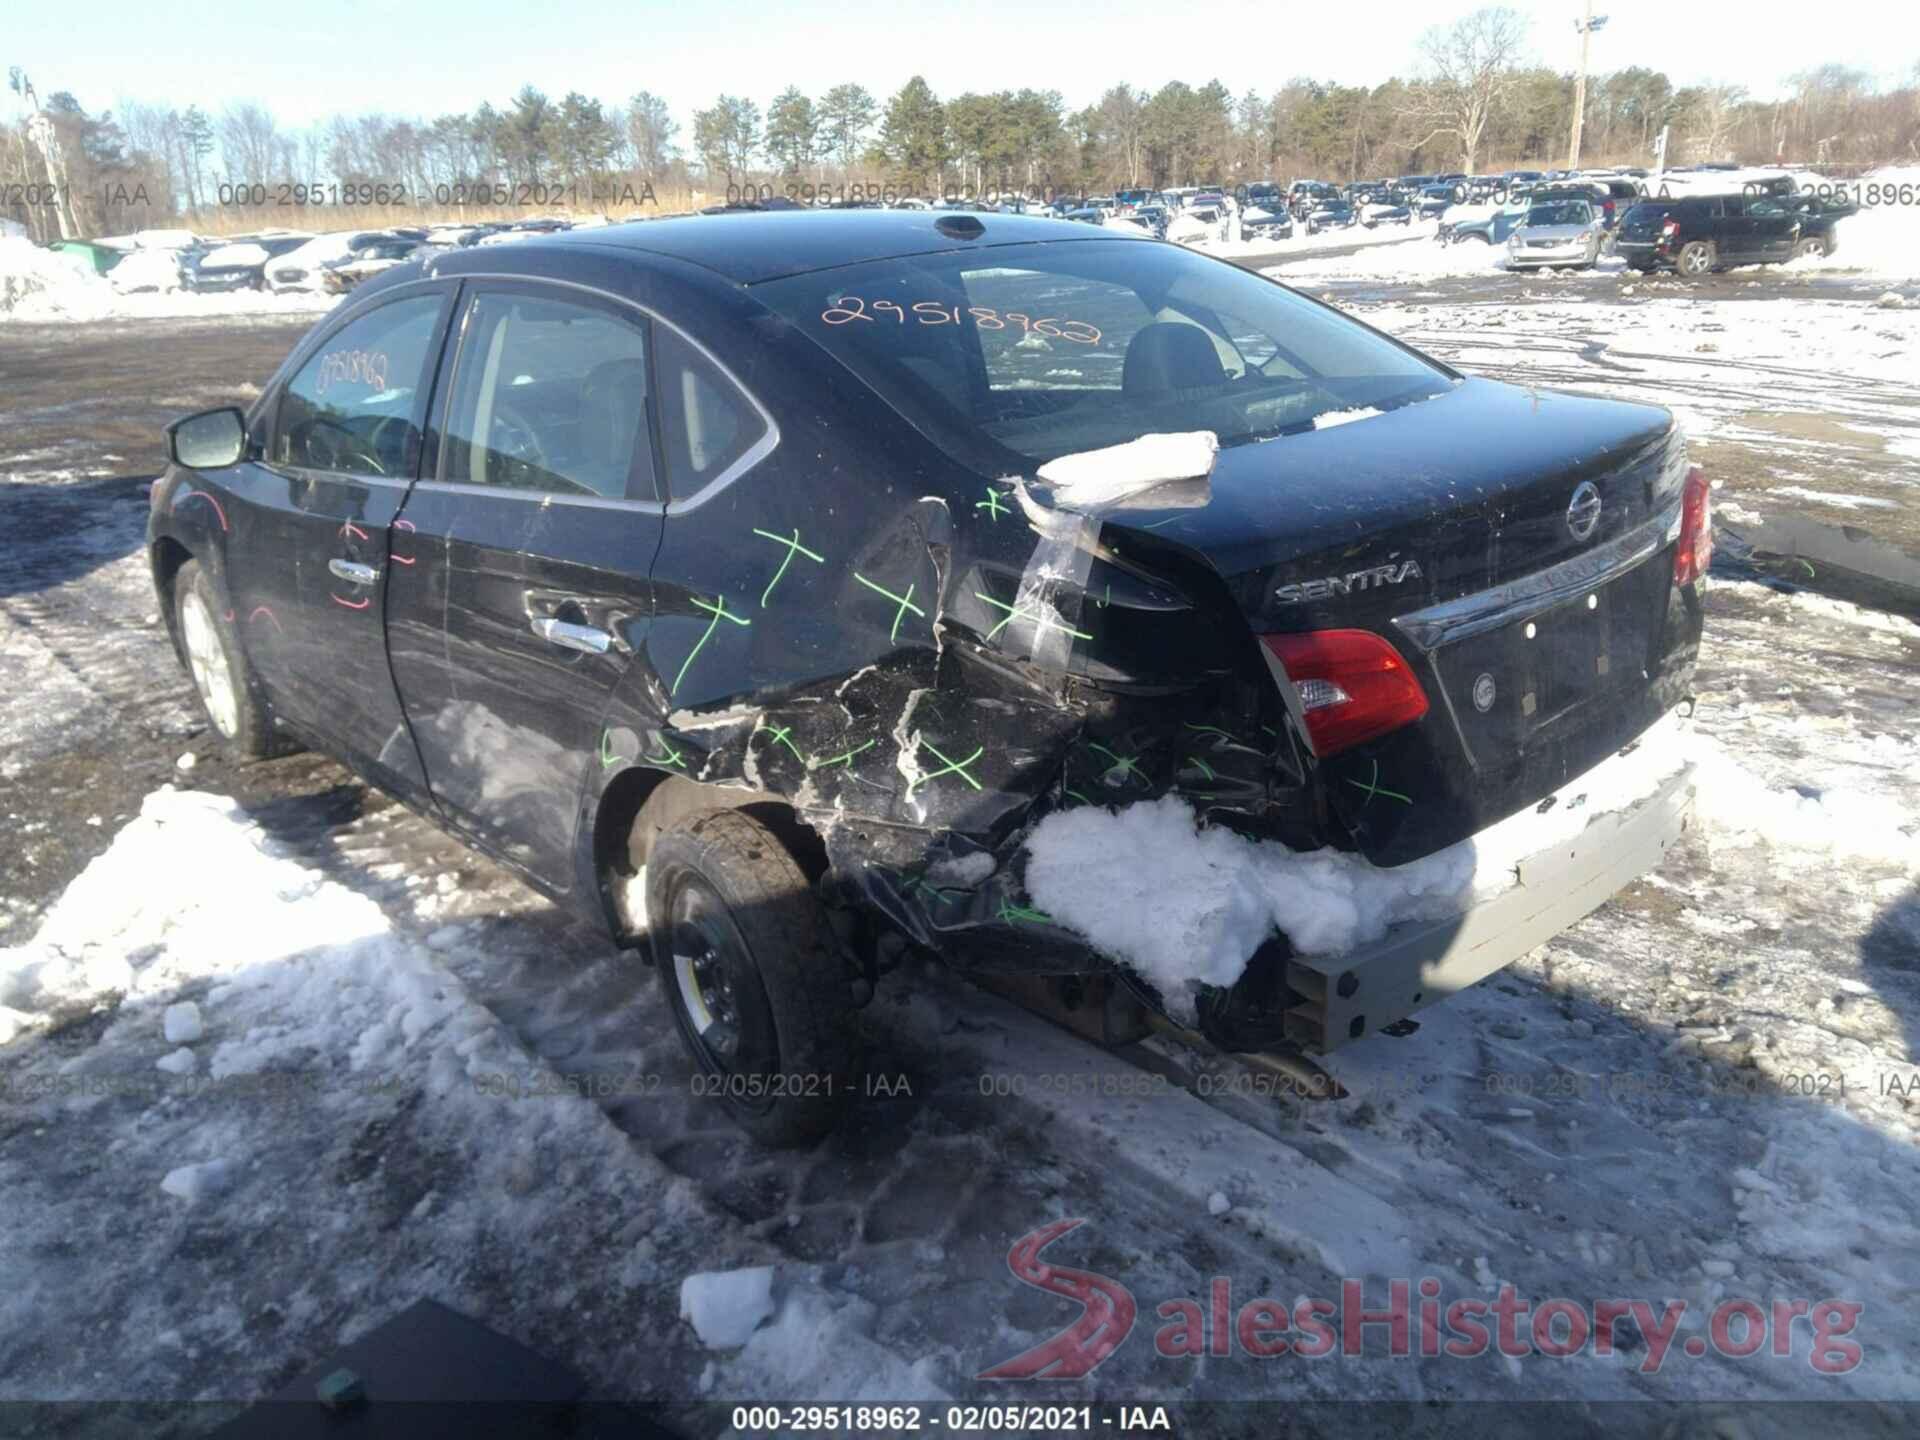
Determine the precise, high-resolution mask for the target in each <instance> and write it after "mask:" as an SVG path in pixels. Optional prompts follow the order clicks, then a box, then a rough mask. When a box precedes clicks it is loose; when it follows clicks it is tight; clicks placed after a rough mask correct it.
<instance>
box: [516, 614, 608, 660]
mask: <svg viewBox="0 0 1920 1440" xmlns="http://www.w3.org/2000/svg"><path fill="white" fill-rule="evenodd" d="M533 633H534V634H536V635H538V636H539V637H540V638H541V639H542V640H551V641H552V642H553V643H554V644H555V645H560V646H563V647H565V648H566V649H568V650H584V651H586V652H587V654H589V655H604V654H606V653H607V647H608V646H609V645H611V644H613V636H611V635H609V634H608V633H607V632H606V631H604V630H601V629H599V628H597V627H595V626H592V625H575V624H574V623H573V622H572V621H570V620H555V619H554V618H553V617H552V616H549V615H536V616H534V618H533Z"/></svg>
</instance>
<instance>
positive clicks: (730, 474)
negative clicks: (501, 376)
mask: <svg viewBox="0 0 1920 1440" xmlns="http://www.w3.org/2000/svg"><path fill="white" fill-rule="evenodd" d="M460 280H461V281H462V282H463V283H462V284H461V286H460V289H461V292H462V293H461V296H460V300H459V312H458V313H459V315H460V325H459V326H458V327H450V332H449V334H448V336H447V343H449V344H452V345H454V346H455V350H454V359H453V363H452V364H451V365H443V367H442V372H443V373H444V374H445V375H446V377H447V383H446V386H445V389H446V392H447V394H446V398H445V399H444V400H442V399H440V398H439V397H438V395H437V393H436V398H435V412H436V413H437V414H438V415H439V417H440V419H441V420H442V421H443V422H444V420H445V417H446V407H447V406H448V405H450V404H451V403H452V394H453V386H454V384H455V383H456V382H457V381H458V379H459V368H460V361H461V348H462V346H461V342H462V341H464V339H465V328H466V316H467V315H468V313H469V305H468V294H469V292H473V291H477V290H478V289H479V288H480V287H481V286H482V285H485V284H487V283H489V282H497V283H502V284H504V285H505V286H507V287H508V288H511V287H513V286H528V287H532V288H534V289H536V290H570V291H576V292H578V293H581V294H586V295H592V296H596V297H598V298H599V299H600V300H602V301H605V302H608V303H611V304H613V305H618V306H622V307H624V308H625V309H628V310H631V311H633V312H634V313H635V314H637V315H640V316H643V317H644V318H645V322H646V325H647V363H648V383H647V420H648V424H649V431H650V435H651V438H652V442H653V455H652V462H653V466H654V475H655V487H656V488H657V489H659V490H660V491H662V492H663V493H665V494H667V495H668V497H669V498H667V499H666V500H608V499H603V498H600V497H598V496H589V495H556V494H551V493H549V492H546V491H540V490H523V491H514V490H508V489H506V488H504V487H501V486H497V485H468V484H465V483H462V482H460V481H456V480H446V479H443V478H441V477H442V476H443V475H444V474H445V473H446V459H445V456H446V446H445V445H444V444H441V443H439V433H440V432H439V430H438V429H436V431H435V437H434V438H435V450H436V452H437V453H436V455H435V466H434V476H433V478H432V479H428V478H426V476H425V475H424V474H423V475H422V477H421V479H420V480H419V481H418V483H419V484H420V485H421V486H423V487H431V488H433V489H435V490H443V491H447V492H449V493H452V494H472V495H496V496H514V495H517V496H518V497H519V498H521V499H526V500H533V501H542V502H550V503H552V504H555V505H581V506H586V507H588V508H597V509H615V510H644V511H648V512H651V513H653V514H656V515H684V514H686V513H687V512H688V511H689V510H694V509H697V508H699V507H700V506H702V505H704V504H706V503H707V501H709V500H711V499H712V498H713V497H714V496H715V495H717V494H719V493H720V491H722V490H724V489H725V488H726V487H727V486H729V485H731V484H732V483H733V482H734V481H736V480H738V479H739V478H740V477H741V476H742V475H745V474H746V473H747V472H748V471H749V470H752V469H753V468H754V467H755V466H756V465H758V464H759V463H760V462H761V461H762V460H764V459H766V458H767V456H769V455H771V454H772V453H773V452H774V450H775V449H776V448H778V446H779V444H780V424H779V422H778V421H777V420H775V419H774V418H773V412H772V411H771V410H769V409H767V407H766V406H765V405H764V404H763V403H761V400H760V397H759V396H758V395H756V394H754V393H753V391H752V389H751V388H749V387H748V386H747V385H746V384H745V383H743V382H742V381H741V379H740V377H739V376H738V375H736V374H734V372H733V370H732V368H731V367H730V366H728V365H727V364H726V362H724V361H723V360H721V359H720V357H719V356H717V355H715V354H714V353H713V351H711V350H710V349H708V348H707V347H706V346H705V345H703V344H702V343H701V342H700V341H699V339H697V338H696V337H695V336H693V335H690V334H688V333H687V332H686V331H685V330H683V329H681V327H680V326H678V325H676V324H674V323H673V322H672V321H671V320H668V319H666V318H665V317H663V316H662V315H661V314H660V313H659V312H658V311H656V310H654V309H652V308H651V307H649V306H646V305H643V304H641V303H640V302H639V301H637V300H634V299H631V298H629V297H628V296H625V295H617V294H615V293H614V292H613V291H611V290H602V289H601V288H600V287H598V286H596V285H583V284H581V283H580V282H579V281H577V280H556V279H553V278H551V277H548V276H544V275H514V274H510V273H507V272H504V271H467V272H464V273H463V274H462V275H461V276H460ZM654 326H663V327H665V328H666V329H668V330H671V331H672V332H673V333H674V334H675V335H676V336H677V337H678V338H679V339H680V340H682V341H684V342H685V343H686V344H687V345H688V346H690V347H691V348H692V349H694V350H696V351H698V352H699V353H700V355H702V356H703V357H705V359H706V361H707V363H708V364H710V365H712V366H713V368H714V369H715V370H717V371H719V372H720V374H721V375H722V376H724V377H725V378H726V380H727V383H728V384H730V385H732V386H733V388H734V389H735V390H737V391H738V392H739V393H740V394H741V395H742V396H744V397H745V398H746V401H747V403H748V404H750V405H751V406H753V408H754V412H755V413H756V414H758V415H759V417H760V419H761V421H762V423H763V424H764V425H765V426H766V429H765V431H764V432H763V433H762V434H761V436H760V438H759V439H758V440H756V441H755V442H754V443H753V444H752V445H750V446H748V447H747V449H746V450H745V451H744V452H743V453H742V454H741V455H740V457H739V458H738V459H737V460H735V461H734V462H733V463H732V464H731V465H729V466H727V467H726V468H725V469H724V470H722V471H721V472H720V473H719V474H718V475H716V476H714V477H713V479H711V480H709V481H707V483H706V484H704V485H702V486H701V487H700V488H699V489H698V490H696V491H694V492H693V493H692V494H691V495H687V496H684V497H676V496H674V495H673V494H672V486H671V484H670V483H669V481H668V479H667V471H666V466H665V458H666V457H665V455H664V453H663V450H662V436H661V430H660V423H659V421H660V414H659V384H658V379H657V376H658V371H657V369H656V368H655V366H654V363H653V356H654V353H655V348H656V347H655V345H654V338H655V337H654V330H653V327H654ZM453 328H457V329H458V331H459V332H460V333H458V334H455V333H451V330H452V329H453Z"/></svg>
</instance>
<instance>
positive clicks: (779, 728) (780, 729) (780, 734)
mask: <svg viewBox="0 0 1920 1440" xmlns="http://www.w3.org/2000/svg"><path fill="white" fill-rule="evenodd" d="M753 733H754V734H756V735H760V734H767V735H771V736H773V743H774V744H776V745H784V746H786V747H787V749H788V750H790V751H792V753H793V758H794V759H796V760H798V761H799V762H800V763H801V764H802V765H804V764H806V763H807V757H806V756H804V755H802V754H801V753H800V752H799V750H798V749H796V748H795V746H794V743H793V738H792V737H793V727H792V726H791V725H762V726H761V727H760V728H759V729H758V730H755V731H754V732H753Z"/></svg>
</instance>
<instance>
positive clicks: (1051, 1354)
mask: <svg viewBox="0 0 1920 1440" xmlns="http://www.w3.org/2000/svg"><path fill="white" fill-rule="evenodd" d="M1085 1223H1086V1222H1085V1221H1084V1220H1078V1219H1076V1220H1055V1221H1054V1222H1053V1223H1052V1224H1050V1225H1042V1226H1041V1227H1040V1228H1039V1229H1038V1230H1035V1231H1034V1232H1033V1233H1032V1234H1029V1235H1023V1236H1021V1237H1020V1238H1019V1239H1018V1240H1016V1241H1015V1242H1014V1244H1013V1249H1011V1250H1009V1251H1008V1252H1007V1268H1008V1269H1009V1270H1011V1271H1012V1272H1013V1275H1014V1278H1015V1279H1016V1280H1020V1281H1022V1282H1023V1283H1025V1284H1028V1285H1031V1286H1033V1287H1034V1289H1036V1290H1045V1291H1046V1292H1047V1293H1048V1294H1049V1295H1058V1296H1060V1297H1062V1298H1063V1299H1066V1300H1073V1301H1076V1302H1077V1303H1078V1304H1079V1305H1080V1307H1081V1315H1080V1318H1079V1319H1078V1320H1076V1321H1074V1322H1073V1324H1071V1325H1069V1326H1068V1327H1067V1328H1066V1329H1064V1330H1062V1331H1061V1332H1060V1333H1059V1334H1058V1335H1056V1336H1054V1337H1053V1338H1052V1339H1051V1340H1048V1341H1047V1342H1046V1343H1044V1344H1041V1345H1036V1346H1034V1347H1033V1349H1031V1350H1029V1351H1027V1352H1026V1353H1025V1354H1022V1355H1016V1356H1014V1357H1013V1358H1012V1359H1011V1360H1003V1361H1001V1362H1000V1363H999V1364H998V1365H995V1366H994V1367H993V1368H992V1369H991V1370H983V1371H981V1372H980V1374H979V1376H978V1377H977V1378H979V1379H981V1380H1035V1379H1039V1380H1079V1379H1082V1378H1084V1377H1085V1376H1086V1375H1088V1374H1090V1373H1092V1371H1093V1369H1094V1368H1095V1367H1096V1366H1097V1365H1099V1364H1100V1363H1101V1362H1102V1361H1104V1360H1105V1359H1106V1358H1107V1357H1108V1356H1109V1355H1111V1354H1113V1352H1114V1351H1115V1350H1118V1349H1119V1348H1120V1345H1121V1342H1122V1341H1124V1340H1125V1339H1126V1338H1127V1336H1128V1335H1129V1334H1131V1333H1132V1331H1133V1320H1134V1315H1135V1313H1136V1310H1137V1307H1136V1306H1135V1305H1134V1301H1133V1295H1132V1293H1131V1292H1130V1291H1128V1290H1127V1288H1126V1287H1125V1286H1124V1285H1122V1284H1121V1283H1120V1282H1119V1281H1117V1280H1109V1279H1108V1278H1107V1277H1106V1276H1104V1275H1095V1274H1094V1273H1093V1272H1092V1271H1090V1270H1074V1269H1070V1268H1069V1267H1067V1266H1065V1265H1050V1264H1048V1263H1047V1262H1046V1261H1045V1260H1042V1259H1041V1258H1040V1252H1041V1251H1042V1250H1044V1249H1046V1248H1047V1246H1049V1245H1051V1244H1052V1243H1053V1242H1054V1241H1055V1240H1058V1239H1059V1238H1060V1237H1061V1236H1062V1235H1065V1234H1066V1233H1067V1232H1068V1231H1070V1230H1076V1229H1078V1228H1079V1227H1080V1226H1081V1225H1083V1224H1085Z"/></svg>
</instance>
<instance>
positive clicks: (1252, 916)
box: [1026, 717, 1694, 1019]
mask: <svg viewBox="0 0 1920 1440" xmlns="http://www.w3.org/2000/svg"><path fill="white" fill-rule="evenodd" d="M1693 749H1694V744H1693V738H1692V735H1691V730H1690V727H1688V726H1687V725H1686V724H1684V723H1683V722H1682V721H1680V720H1679V719H1677V718H1674V717H1669V718H1668V719H1667V720H1663V721H1662V722H1660V723H1659V724H1656V725H1654V726H1653V727H1651V728H1650V729H1648V730H1647V732H1646V733H1645V734H1643V735H1642V736H1641V737H1640V740H1639V742H1638V743H1637V745H1636V746H1635V747H1634V748H1633V749H1632V750H1630V751H1629V752H1627V753H1625V754H1620V755H1614V756H1610V757H1609V758H1608V759H1606V760H1603V761H1602V762H1600V764H1598V765H1596V766H1594V767H1593V768H1592V769H1591V770H1589V771H1587V772H1586V773H1585V774H1584V775H1581V776H1579V777H1578V778H1576V779H1574V780H1572V781H1569V782H1568V783H1567V784H1566V785H1564V786H1562V787H1561V788H1560V789H1559V790H1557V791H1555V792H1554V793H1553V795H1552V797H1551V803H1547V802H1546V801H1543V802H1542V804H1543V806H1544V808H1534V809H1528V810H1522V811H1521V812H1520V813H1519V814H1517V815H1513V816H1510V817H1508V818H1507V819H1505V820H1502V821H1501V822H1499V823H1498V824H1496V825H1491V826H1489V827H1487V828H1486V829H1485V830H1482V831H1480V832H1479V833H1478V834H1477V835H1473V836H1470V837H1468V838H1467V839H1465V840H1462V841H1460V842H1459V843H1458V844H1456V845H1450V846H1448V847H1447V848H1446V849H1444V850H1440V851H1436V852H1435V853H1434V854H1432V855H1428V856H1426V857H1424V858H1422V859H1419V860H1416V861H1413V862H1412V863H1411V864H1407V865H1399V866H1395V867H1392V868H1390V869H1383V868H1381V867H1379V866H1376V865H1374V864H1372V863H1370V862H1369V861H1367V860H1366V859H1364V858H1363V857H1361V856H1358V855H1353V854H1348V853H1345V852H1343V851H1337V850H1314V851H1305V852H1303V851H1298V850H1292V849H1289V848H1288V847H1287V846H1285V845H1283V844H1281V843H1279V842H1278V841H1272V840H1266V841H1261V840H1250V839H1247V838H1246V837H1244V836H1241V835H1238V834H1236V833H1234V832H1233V831H1231V830H1227V829H1222V828H1217V827H1214V828H1202V827H1201V826H1200V825H1199V823H1198V818H1197V816H1196V815H1195V813H1194V811H1193V810H1192V808H1191V807H1190V806H1188V805H1187V803H1186V802H1185V801H1184V800H1181V799H1179V798H1178V797H1176V796H1172V795H1165V796H1162V797H1161V798H1160V799H1158V800H1155V801H1152V802H1143V803H1140V804H1136V805H1130V806H1127V807H1126V808H1124V809H1119V810H1109V809H1106V808H1104V807H1101V806H1084V807H1080V808H1076V809H1072V810H1065V811H1059V812H1056V813H1054V814H1052V815H1049V816H1047V817H1046V818H1045V819H1044V820H1042V821H1041V822H1040V823H1039V824H1038V825H1037V826H1035V827H1034V831H1033V834H1032V835H1031V836H1030V837H1029V839H1028V841H1027V849H1028V861H1027V872H1026V883H1027V892H1028V894H1029V895H1030V896H1031V897H1032V900H1033V903H1034V905H1035V906H1037V907H1038V908H1039V909H1041V910H1044V911H1045V912H1047V914H1049V915H1051V916H1052V917H1053V918H1054V919H1055V920H1056V921H1058V922H1059V923H1060V924H1062V925H1064V926H1066V927H1067V928H1068V929H1070V930H1073V931H1075V932H1076V933H1078V934H1080V935H1082V936H1085V937H1086V939H1087V940H1088V941H1089V942H1090V943H1091V944H1092V945H1093V946H1094V947H1095V948H1096V949H1098V950H1100V951H1102V952H1104V953H1105V954H1107V955H1109V956H1112V957H1113V958H1114V959H1116V960H1120V961H1123V962H1125V963H1126V964H1128V965H1130V966H1132V967H1133V969H1135V970H1136V971H1138V972H1139V974H1140V975H1141V977H1142V978H1144V979H1145V980H1147V981H1148V982H1149V983H1151V984H1152V985H1153V986H1154V987H1155V988H1156V989H1157V990H1158V991H1159V992H1160V994H1161V996H1162V998H1163V999H1164V1000H1165V1002H1166V1004H1167V1007H1168V1011H1169V1013H1171V1014H1173V1015H1175V1016H1176V1018H1186V1019H1190V1018H1191V1017H1192V1013H1193V1006H1192V995H1193V992H1194V989H1195V987H1197V986H1200V985H1214V986H1220V987H1225V986H1229V985H1232V984H1233V983H1234V981H1236V980H1238V979H1239V978H1240V972H1241V971H1242V970H1244V969H1245V968H1246V964H1247V961H1248V960H1249V959H1251V958H1252V956H1253V953H1254V951H1256V950H1257V949H1259V948H1260V946H1261V945H1262V944H1263V943H1264V942H1265V941H1266V940H1267V939H1268V937H1270V936H1271V935H1273V934H1274V933H1275V932H1278V933H1279V934H1281V935H1284V936H1285V937H1286V939H1287V941H1288V943H1290V944H1291V945H1292V947H1293V950H1294V953H1295V954H1298V955H1342V954H1346V953H1347V952H1348V951H1351V950H1356V949H1359V948H1360V947H1362V946H1364V945H1370V944H1372V943H1374V942H1375V941H1377V940H1380V939H1382V938H1383V937H1384V936H1385V935H1386V933H1387V932H1388V931H1389V930H1390V929H1392V928H1393V927H1394V926H1395V925H1398V924H1400V923H1402V922H1404V921H1409V920H1438V919H1443V918H1445V917H1446V916H1449V915H1457V914H1461V913H1464V912H1465V911H1467V910H1468V909H1470V908H1472V907H1473V906H1474V905H1476V904H1480V903H1482V902H1484V901H1487V900H1490V899H1492V898H1493V897H1494V896H1496V895H1498V894H1500V893H1501V892H1502V891H1504V890H1508V889H1511V888H1512V887H1513V886H1514V885H1515V884H1517V883H1518V881H1517V878H1516V877H1517V872H1518V866H1519V865H1520V862H1521V861H1523V860H1525V859H1526V858H1527V857H1529V856H1532V855H1536V854H1539V853H1540V852H1542V851H1544V850H1547V849H1549V848H1551V847H1552V846H1554V845H1557V844H1560V843H1562V842H1564V841H1565V840H1567V839H1569V838H1571V837H1572V836H1575V835H1578V834H1579V833H1580V832H1581V831H1582V830H1584V829H1586V827H1587V826H1588V825H1589V824H1590V823H1591V822H1592V821H1593V819H1594V817H1595V816H1597V815H1601V814H1605V813H1608V812H1611V811H1618V810H1624V809H1627V808H1629V807H1631V806H1633V805H1636V804H1638V803H1639V802H1641V801H1642V800H1645V799H1646V798H1647V797H1648V796H1650V795H1652V794H1654V793H1655V792H1656V791H1658V790H1659V789H1660V787H1661V785H1662V784H1663V783H1665V782H1666V781H1667V780H1668V779H1669V778H1670V777H1672V776H1673V775H1675V774H1676V773H1678V772H1679V771H1680V770H1681V769H1682V768H1683V767H1684V766H1685V765H1687V764H1688V763H1689V762H1690V760H1691V759H1692V754H1693ZM1147 877H1151V880H1148V879H1147Z"/></svg>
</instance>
